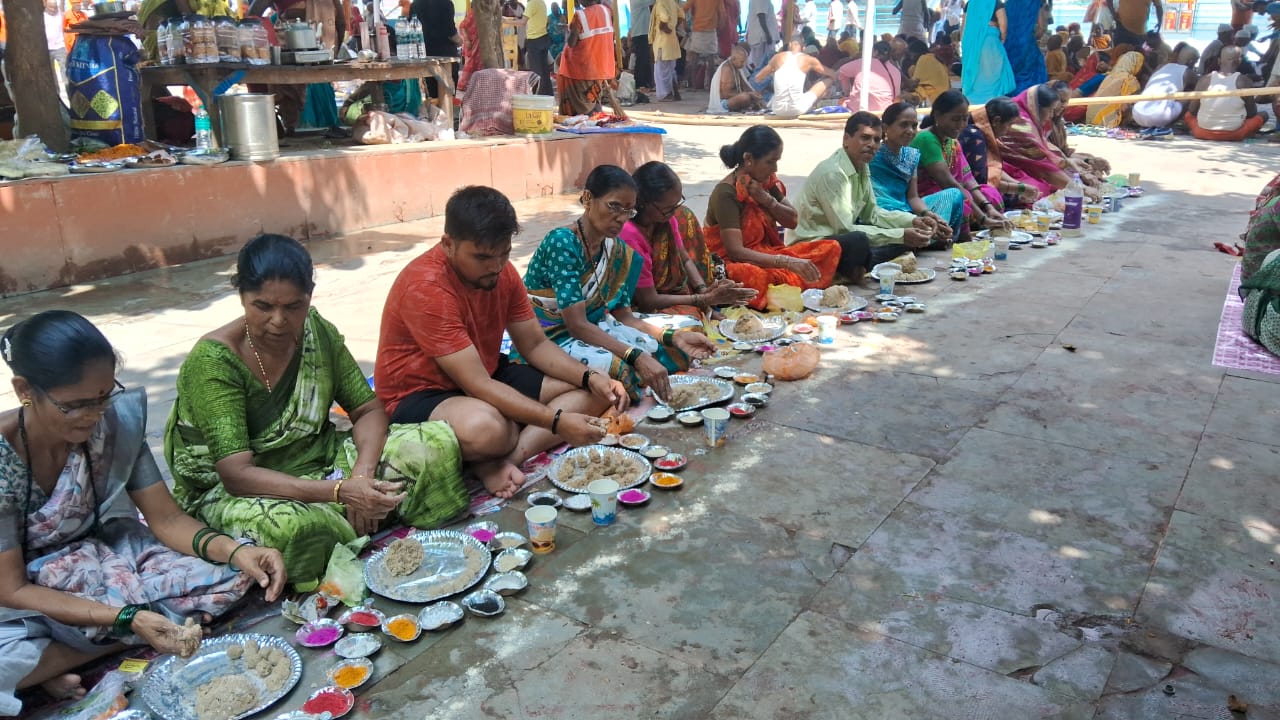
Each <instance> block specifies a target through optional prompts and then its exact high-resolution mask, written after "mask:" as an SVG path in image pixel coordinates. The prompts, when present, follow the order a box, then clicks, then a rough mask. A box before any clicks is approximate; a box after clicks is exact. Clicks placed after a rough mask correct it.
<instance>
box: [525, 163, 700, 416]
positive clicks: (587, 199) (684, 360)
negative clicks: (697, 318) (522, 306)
mask: <svg viewBox="0 0 1280 720" xmlns="http://www.w3.org/2000/svg"><path fill="white" fill-rule="evenodd" d="M581 203H582V207H583V212H582V215H581V216H580V217H578V218H577V219H576V220H574V221H573V223H571V224H570V225H568V226H566V227H560V228H556V229H555V230H552V231H551V232H549V233H547V236H546V237H545V238H543V240H542V243H541V244H539V245H538V249H537V250H536V251H534V253H533V257H532V258H531V259H530V260H529V268H528V270H526V271H525V275H524V284H525V287H527V288H528V289H529V300H530V301H531V302H532V303H533V314H534V315H535V316H537V318H538V321H539V322H540V323H541V324H542V329H543V331H544V332H546V334H547V337H548V338H550V339H551V341H552V342H554V343H556V344H557V345H559V346H560V347H561V348H562V349H564V351H565V352H567V353H569V355H570V357H573V358H574V359H576V360H578V361H579V362H581V363H582V364H583V365H585V366H586V367H587V368H588V369H589V370H594V371H596V372H601V373H605V374H607V375H609V377H611V378H613V379H614V380H618V381H619V382H621V383H622V385H623V386H625V388H626V390H627V394H628V395H629V396H630V397H631V399H632V400H636V399H638V398H639V397H640V388H641V387H642V386H643V387H649V388H652V389H653V391H654V394H656V395H657V396H658V398H659V399H662V400H665V399H666V398H668V397H669V396H670V392H671V383H670V380H669V374H670V373H672V372H675V371H677V370H683V369H684V368H686V367H688V365H689V360H690V359H702V358H705V357H709V356H710V355H711V354H712V353H714V352H715V346H714V345H712V344H711V341H710V340H708V339H707V336H706V335H703V334H702V333H701V332H697V331H696V330H692V329H681V330H679V331H678V332H677V331H676V330H674V329H665V330H664V329H663V328H662V327H659V326H657V325H653V324H651V323H648V322H645V321H644V320H642V319H640V318H639V317H638V316H636V314H635V313H633V312H632V311H631V304H632V301H633V299H634V298H635V296H636V288H637V286H638V284H639V282H640V276H641V272H642V269H643V261H642V259H641V257H640V254H639V253H637V252H636V251H635V250H634V249H632V248H631V247H630V246H629V245H627V243H626V242H624V241H623V240H620V239H619V235H620V234H621V233H622V228H623V225H625V224H626V222H627V221H628V220H631V219H632V218H634V217H636V181H635V180H634V179H633V178H632V177H631V174H630V173H628V172H627V171H626V170H623V169H622V168H620V167H618V166H616V165H600V166H599V167H597V168H595V169H594V170H592V171H591V174H590V175H588V176H587V181H586V183H585V187H584V189H583V191H582V197H581ZM695 324H696V323H695Z"/></svg>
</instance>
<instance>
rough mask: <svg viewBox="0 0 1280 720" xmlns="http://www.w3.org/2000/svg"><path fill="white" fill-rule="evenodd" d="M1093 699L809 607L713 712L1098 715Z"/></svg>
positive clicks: (869, 719) (844, 719)
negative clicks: (999, 671)
mask: <svg viewBox="0 0 1280 720" xmlns="http://www.w3.org/2000/svg"><path fill="white" fill-rule="evenodd" d="M1092 713H1093V710H1092V707H1091V706H1090V704H1089V703H1086V702H1080V701H1073V700H1071V699H1069V698H1066V697H1063V696H1060V695H1057V694H1056V693H1053V692H1052V691H1049V690H1046V689H1044V688H1040V687H1037V686H1035V685H1032V684H1031V683H1028V682H1024V681H1021V680H1014V679H1011V678H1008V677H1005V676H1003V675H998V674H996V673H991V672H988V671H986V670H982V669H980V668H977V667H974V666H972V665H968V664H966V663H962V662H959V661H956V660H952V659H950V658H947V657H944V656H942V655H935V654H933V653H929V652H926V651H924V650H921V649H919V648H916V647H913V646H911V645H907V644H905V643H901V642H898V641H896V640H893V639H891V638H887V637H884V636H883V635H877V634H875V633H871V632H867V631H865V630H859V629H856V628H852V627H849V626H848V625H845V624H843V623H840V622H838V621H835V620H831V619H830V618H826V617H824V616H822V615H817V614H814V613H805V614H803V615H801V616H800V617H799V618H797V619H796V621H795V622H794V623H792V625H791V626H790V627H788V628H787V630H786V632H785V633H784V634H783V636H782V637H780V638H779V639H778V641H777V642H776V643H774V645H773V647H771V648H770V649H769V652H768V653H766V654H765V656H764V657H763V658H761V659H760V661H759V662H758V663H756V665H755V667H753V668H751V670H750V671H748V672H747V673H746V674H745V675H744V676H743V677H742V679H741V680H740V681H739V682H738V683H737V684H736V685H734V687H733V689H732V690H730V691H729V693H728V695H726V696H725V698H724V700H723V701H721V703H720V704H719V705H718V706H716V709H715V711H714V712H713V713H712V714H711V715H710V717H712V718H718V719H722V720H731V719H736V718H744V717H758V718H794V719H795V720H800V719H802V718H803V719H805V720H810V719H813V720H816V719H819V718H830V719H831V720H854V719H857V720H863V719H866V720H873V719H877V720H878V719H879V718H886V717H929V718H956V719H957V720H958V719H959V718H979V717H982V718H986V717H991V718H995V717H1010V716H1015V715H1016V716H1017V717H1036V718H1088V717H1091V716H1092Z"/></svg>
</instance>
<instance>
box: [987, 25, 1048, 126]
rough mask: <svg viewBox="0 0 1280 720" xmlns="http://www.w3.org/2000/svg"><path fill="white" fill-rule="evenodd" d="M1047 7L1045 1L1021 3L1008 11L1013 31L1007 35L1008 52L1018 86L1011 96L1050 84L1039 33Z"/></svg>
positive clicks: (1005, 49)
mask: <svg viewBox="0 0 1280 720" xmlns="http://www.w3.org/2000/svg"><path fill="white" fill-rule="evenodd" d="M1043 5H1044V0H1020V2H1011V3H1009V4H1008V6H1007V7H1006V8H1005V13H1006V15H1007V17H1008V26H1009V29H1008V32H1006V33H1005V35H1004V51H1005V54H1006V55H1008V56H1009V66H1010V67H1011V68H1012V69H1013V85H1014V88H1013V92H1011V93H1009V94H1010V95H1013V94H1015V93H1020V92H1022V91H1023V90H1026V89H1027V88H1029V87H1031V86H1032V85H1039V84H1040V83H1044V82H1049V71H1048V69H1047V68H1046V67H1045V63H1044V54H1043V53H1042V52H1041V51H1040V43H1039V42H1038V41H1039V39H1040V36H1041V33H1039V32H1037V30H1038V29H1039V19H1040V8H1041V7H1042V6H1043ZM984 102H985V101H984Z"/></svg>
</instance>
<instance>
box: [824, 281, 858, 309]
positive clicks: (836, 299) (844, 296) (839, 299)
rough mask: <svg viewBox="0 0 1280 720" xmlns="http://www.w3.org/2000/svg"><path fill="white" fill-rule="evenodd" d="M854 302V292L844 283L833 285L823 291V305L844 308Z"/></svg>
mask: <svg viewBox="0 0 1280 720" xmlns="http://www.w3.org/2000/svg"><path fill="white" fill-rule="evenodd" d="M852 304H853V293H851V292H849V288H847V287H845V286H844V285H832V286H831V287H829V288H827V289H826V290H823V291H822V307H833V308H843V307H848V306H850V305H852Z"/></svg>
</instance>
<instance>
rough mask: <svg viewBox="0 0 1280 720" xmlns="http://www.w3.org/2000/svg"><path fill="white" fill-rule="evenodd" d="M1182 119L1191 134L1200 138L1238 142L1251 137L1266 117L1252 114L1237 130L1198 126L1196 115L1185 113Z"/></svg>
mask: <svg viewBox="0 0 1280 720" xmlns="http://www.w3.org/2000/svg"><path fill="white" fill-rule="evenodd" d="M1183 120H1186V121H1187V127H1188V128H1190V130H1191V134H1192V135H1194V136H1195V137H1197V138H1199V139H1201V140H1220V141H1223V142H1240V141H1241V140H1244V139H1245V138H1248V137H1252V136H1253V134H1254V133H1256V132H1258V131H1259V130H1261V129H1262V126H1263V124H1264V123H1266V121H1267V119H1266V118H1265V117H1263V116H1262V115H1254V116H1253V117H1251V118H1249V119H1247V120H1245V121H1244V124H1243V125H1241V126H1240V129H1238V130H1232V131H1230V132H1227V131H1226V130H1205V129H1204V128H1202V127H1200V123H1198V122H1196V116H1195V115H1192V114H1191V113H1187V114H1186V116H1185V117H1183Z"/></svg>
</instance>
